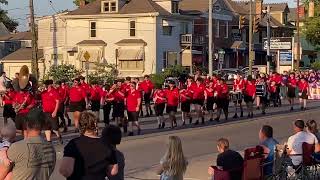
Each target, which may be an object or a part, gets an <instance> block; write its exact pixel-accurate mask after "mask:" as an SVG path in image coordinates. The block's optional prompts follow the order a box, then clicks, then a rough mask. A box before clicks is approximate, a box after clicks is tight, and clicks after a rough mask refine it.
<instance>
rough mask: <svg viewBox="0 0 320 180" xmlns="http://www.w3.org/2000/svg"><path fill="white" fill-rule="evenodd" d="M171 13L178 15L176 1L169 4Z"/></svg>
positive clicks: (177, 3)
mask: <svg viewBox="0 0 320 180" xmlns="http://www.w3.org/2000/svg"><path fill="white" fill-rule="evenodd" d="M171 13H179V2H178V1H172V2H171Z"/></svg>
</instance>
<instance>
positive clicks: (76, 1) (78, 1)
mask: <svg viewBox="0 0 320 180" xmlns="http://www.w3.org/2000/svg"><path fill="white" fill-rule="evenodd" d="M80 1H81V0H74V1H73V3H74V4H75V5H77V6H79V5H80ZM84 1H86V3H91V2H94V1H96V0H84Z"/></svg>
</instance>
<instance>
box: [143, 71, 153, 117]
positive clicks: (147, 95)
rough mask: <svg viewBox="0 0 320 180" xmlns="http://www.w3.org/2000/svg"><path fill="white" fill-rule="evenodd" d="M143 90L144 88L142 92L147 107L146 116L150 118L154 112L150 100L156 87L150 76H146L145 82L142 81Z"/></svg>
mask: <svg viewBox="0 0 320 180" xmlns="http://www.w3.org/2000/svg"><path fill="white" fill-rule="evenodd" d="M141 88H142V92H143V100H144V103H145V106H146V113H147V114H146V116H147V117H148V116H150V115H152V110H151V106H150V100H151V98H152V93H153V88H154V85H153V83H152V82H151V81H150V77H149V76H148V75H145V76H144V81H142V83H141Z"/></svg>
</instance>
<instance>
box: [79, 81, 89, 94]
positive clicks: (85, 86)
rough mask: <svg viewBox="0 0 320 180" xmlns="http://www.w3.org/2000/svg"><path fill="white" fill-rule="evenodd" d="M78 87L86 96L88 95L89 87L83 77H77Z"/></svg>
mask: <svg viewBox="0 0 320 180" xmlns="http://www.w3.org/2000/svg"><path fill="white" fill-rule="evenodd" d="M79 79H80V87H81V88H82V89H83V90H84V91H85V92H86V94H87V96H88V95H89V94H90V85H89V84H87V83H86V82H85V80H86V78H85V77H83V76H80V77H79Z"/></svg>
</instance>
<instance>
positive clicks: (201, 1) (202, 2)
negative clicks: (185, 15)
mask: <svg viewBox="0 0 320 180" xmlns="http://www.w3.org/2000/svg"><path fill="white" fill-rule="evenodd" d="M216 1H217V0H213V3H215V2H216ZM179 8H180V9H181V10H184V11H185V10H197V11H201V12H207V11H208V9H209V1H208V0H183V1H181V2H180V4H179Z"/></svg>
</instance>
